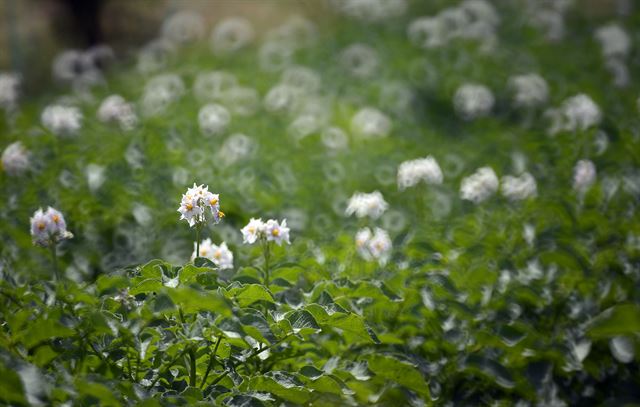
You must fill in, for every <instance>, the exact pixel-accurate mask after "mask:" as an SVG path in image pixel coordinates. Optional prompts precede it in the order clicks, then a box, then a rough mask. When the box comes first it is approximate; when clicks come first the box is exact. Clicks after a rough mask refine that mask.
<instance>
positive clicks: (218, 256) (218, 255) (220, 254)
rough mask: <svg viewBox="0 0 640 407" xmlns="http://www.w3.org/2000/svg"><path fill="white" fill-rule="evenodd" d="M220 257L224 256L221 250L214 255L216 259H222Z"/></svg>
mask: <svg viewBox="0 0 640 407" xmlns="http://www.w3.org/2000/svg"><path fill="white" fill-rule="evenodd" d="M220 256H222V253H221V252H220V250H218V251H217V252H215V253H214V254H213V257H215V258H216V259H219V258H220Z"/></svg>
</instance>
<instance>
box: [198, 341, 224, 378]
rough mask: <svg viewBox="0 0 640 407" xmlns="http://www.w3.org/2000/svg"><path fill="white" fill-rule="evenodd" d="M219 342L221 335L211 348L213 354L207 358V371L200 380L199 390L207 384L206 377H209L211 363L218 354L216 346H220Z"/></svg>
mask: <svg viewBox="0 0 640 407" xmlns="http://www.w3.org/2000/svg"><path fill="white" fill-rule="evenodd" d="M220 342H222V334H220V336H218V341H217V342H216V346H215V348H213V353H212V354H211V356H210V357H209V364H208V365H207V371H206V372H205V373H204V377H203V378H202V383H200V388H202V387H204V384H205V383H206V382H207V377H209V373H210V372H211V369H212V368H213V363H214V362H215V360H216V353H218V346H220Z"/></svg>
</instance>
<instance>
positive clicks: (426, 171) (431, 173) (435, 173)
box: [398, 156, 443, 190]
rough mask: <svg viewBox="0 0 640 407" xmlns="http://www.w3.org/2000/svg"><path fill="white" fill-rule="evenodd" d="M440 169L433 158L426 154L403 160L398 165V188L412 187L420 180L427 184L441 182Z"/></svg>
mask: <svg viewBox="0 0 640 407" xmlns="http://www.w3.org/2000/svg"><path fill="white" fill-rule="evenodd" d="M442 178H443V177H442V170H441V169H440V166H439V165H438V162H437V161H436V159H435V158H433V157H431V156H427V157H425V158H419V159H417V160H411V161H405V162H403V163H402V164H400V167H398V188H400V189H401V190H403V189H406V188H409V187H413V186H415V185H417V184H418V183H419V182H420V181H424V182H425V183H427V184H442Z"/></svg>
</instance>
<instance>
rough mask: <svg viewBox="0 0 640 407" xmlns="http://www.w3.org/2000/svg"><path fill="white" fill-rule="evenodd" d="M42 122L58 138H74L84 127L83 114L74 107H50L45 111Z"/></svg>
mask: <svg viewBox="0 0 640 407" xmlns="http://www.w3.org/2000/svg"><path fill="white" fill-rule="evenodd" d="M41 121H42V125H43V126H44V127H46V128H47V129H48V130H50V131H51V132H53V133H54V134H56V135H58V136H73V135H76V134H77V133H78V131H79V130H80V128H81V127H82V113H80V109H78V108H77V107H74V106H64V105H49V106H47V107H46V108H45V109H44V110H43V112H42V115H41Z"/></svg>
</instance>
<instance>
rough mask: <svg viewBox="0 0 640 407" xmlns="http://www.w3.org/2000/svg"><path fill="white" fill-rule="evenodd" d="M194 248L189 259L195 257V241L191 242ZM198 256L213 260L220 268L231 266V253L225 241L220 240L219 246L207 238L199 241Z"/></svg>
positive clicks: (229, 267)
mask: <svg viewBox="0 0 640 407" xmlns="http://www.w3.org/2000/svg"><path fill="white" fill-rule="evenodd" d="M193 247H194V250H193V254H192V255H191V260H192V261H193V260H195V258H196V250H197V249H196V243H194V244H193ZM200 257H204V258H207V259H209V260H211V261H212V262H213V264H215V265H216V266H218V267H219V268H220V269H222V270H224V269H231V268H233V253H232V252H231V250H229V248H228V247H227V243H226V242H222V243H221V244H220V245H219V246H218V245H215V244H213V243H212V242H211V239H209V238H207V239H204V240H203V241H201V242H200Z"/></svg>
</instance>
